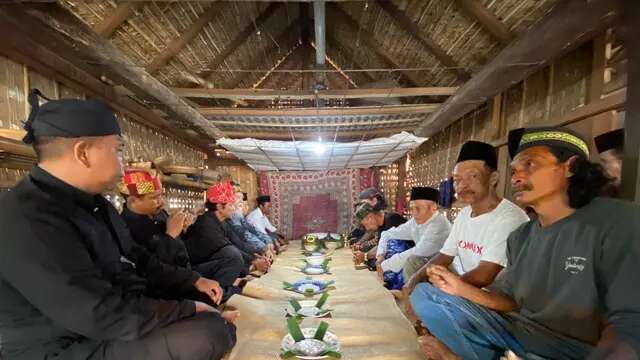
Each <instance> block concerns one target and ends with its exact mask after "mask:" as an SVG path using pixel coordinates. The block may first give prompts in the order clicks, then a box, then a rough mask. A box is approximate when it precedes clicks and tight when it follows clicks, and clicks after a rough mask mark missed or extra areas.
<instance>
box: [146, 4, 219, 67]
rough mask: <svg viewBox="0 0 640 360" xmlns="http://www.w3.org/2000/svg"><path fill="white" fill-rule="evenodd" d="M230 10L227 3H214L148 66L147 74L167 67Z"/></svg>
mask: <svg viewBox="0 0 640 360" xmlns="http://www.w3.org/2000/svg"><path fill="white" fill-rule="evenodd" d="M227 8H229V4H228V3H225V2H220V3H214V4H213V5H211V7H210V8H208V9H207V10H206V11H205V12H204V13H202V14H201V15H200V16H199V17H198V18H197V19H196V21H194V22H193V23H192V24H191V25H189V26H188V27H187V28H186V29H185V30H184V32H183V33H182V34H181V35H180V36H178V37H177V38H176V39H174V40H172V41H171V42H170V43H169V44H168V45H167V47H166V48H164V50H162V52H161V53H159V54H158V55H156V57H155V58H154V59H153V60H152V61H151V62H150V63H149V64H148V65H147V67H146V69H147V72H148V73H150V74H153V73H155V72H156V71H158V70H159V69H160V68H162V67H163V66H165V65H166V64H168V63H169V61H171V59H172V58H173V57H174V56H176V55H178V53H179V52H180V50H182V49H183V48H184V47H185V46H187V44H189V42H191V40H193V39H194V38H195V37H196V36H197V35H198V33H200V31H202V29H203V28H204V27H205V26H207V24H209V23H210V22H211V21H212V20H213V19H214V18H216V17H217V16H223V15H224V13H225V10H226V9H227Z"/></svg>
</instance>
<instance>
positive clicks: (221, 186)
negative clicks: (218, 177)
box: [207, 181, 236, 204]
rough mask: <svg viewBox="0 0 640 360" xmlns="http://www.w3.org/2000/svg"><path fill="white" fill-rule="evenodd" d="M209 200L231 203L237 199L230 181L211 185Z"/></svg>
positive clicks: (216, 202) (215, 202)
mask: <svg viewBox="0 0 640 360" xmlns="http://www.w3.org/2000/svg"><path fill="white" fill-rule="evenodd" d="M207 200H208V201H209V202H210V203H214V204H231V203H234V202H235V201H236V193H235V191H234V190H233V185H231V182H230V181H223V182H219V183H217V184H214V185H211V186H210V187H209V189H208V190H207Z"/></svg>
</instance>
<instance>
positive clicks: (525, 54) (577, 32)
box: [415, 0, 618, 136]
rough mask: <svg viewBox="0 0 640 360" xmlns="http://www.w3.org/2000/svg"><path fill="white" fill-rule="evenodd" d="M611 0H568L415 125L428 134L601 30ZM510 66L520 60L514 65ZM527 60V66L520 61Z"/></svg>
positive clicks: (611, 14)
mask: <svg viewBox="0 0 640 360" xmlns="http://www.w3.org/2000/svg"><path fill="white" fill-rule="evenodd" d="M617 11H618V9H617V7H616V2H615V1H610V0H592V1H589V2H586V3H585V2H584V1H582V0H567V1H564V2H561V3H559V4H558V5H556V7H555V8H554V9H553V10H552V11H551V13H550V14H549V15H547V16H546V17H544V18H543V19H542V20H541V21H540V22H538V23H537V24H536V25H534V26H533V27H532V28H531V29H529V30H528V31H527V32H526V33H525V34H523V35H522V36H520V38H519V39H517V40H516V41H513V42H512V43H511V44H510V45H508V46H507V47H506V48H505V49H504V50H502V52H500V54H498V56H496V57H495V58H494V59H493V60H492V61H491V62H490V63H489V64H487V65H486V66H485V67H484V68H483V69H482V70H480V71H479V72H478V73H477V74H475V75H474V77H473V78H472V79H471V80H469V81H468V82H467V83H466V84H464V85H463V86H462V87H460V89H459V90H458V92H457V93H456V96H452V97H450V98H449V99H448V100H447V101H446V102H445V103H444V104H443V105H442V107H441V108H440V109H438V111H436V112H435V113H433V114H432V115H431V116H429V117H428V118H427V119H426V120H425V121H424V122H423V123H422V124H421V125H420V127H418V129H416V131H415V133H416V134H417V135H419V136H430V135H433V134H435V133H436V132H438V131H439V130H441V129H443V128H445V127H447V126H448V125H450V124H451V123H453V122H454V121H456V120H458V119H460V118H461V117H462V116H464V115H465V114H467V113H468V112H470V111H473V110H474V109H475V108H477V107H478V106H480V105H482V104H484V103H485V102H486V101H488V100H489V99H491V98H493V97H494V96H496V95H497V94H499V93H501V92H503V91H505V90H507V89H508V88H509V87H511V86H512V85H513V84H516V83H518V82H520V81H522V80H524V79H526V78H527V77H528V76H530V75H531V74H533V73H535V72H536V71H538V70H540V69H542V68H543V67H544V66H546V65H547V64H549V63H550V62H551V61H552V60H553V59H555V58H557V57H559V56H561V55H563V54H566V53H567V52H569V51H571V50H573V49H575V48H577V47H578V46H580V45H582V44H583V43H584V42H586V41H588V40H590V39H592V38H594V37H595V36H597V35H598V34H600V33H602V31H604V30H605V29H606V28H607V27H609V26H611V25H612V24H613V23H614V21H615V19H616V18H617ZM514 64H519V65H515V66H514ZM521 64H528V65H526V66H525V65H521Z"/></svg>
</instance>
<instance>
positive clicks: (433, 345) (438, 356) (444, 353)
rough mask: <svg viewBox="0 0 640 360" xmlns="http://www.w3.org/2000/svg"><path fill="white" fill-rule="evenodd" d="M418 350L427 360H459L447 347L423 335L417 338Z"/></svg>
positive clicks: (431, 337)
mask: <svg viewBox="0 0 640 360" xmlns="http://www.w3.org/2000/svg"><path fill="white" fill-rule="evenodd" d="M418 343H419V344H420V349H421V350H422V352H423V353H424V354H425V355H427V359H429V360H461V359H460V358H459V357H458V356H456V354H454V353H453V352H451V350H449V348H448V347H447V345H445V344H444V343H442V342H441V341H440V340H438V339H436V338H435V337H433V336H429V335H425V336H420V337H419V338H418Z"/></svg>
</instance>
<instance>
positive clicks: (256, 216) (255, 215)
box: [247, 207, 278, 234]
mask: <svg viewBox="0 0 640 360" xmlns="http://www.w3.org/2000/svg"><path fill="white" fill-rule="evenodd" d="M247 221H248V222H249V224H251V225H253V226H254V227H255V228H256V229H257V230H258V231H260V232H263V233H265V234H268V232H267V231H269V232H276V230H278V229H276V227H275V226H273V225H272V224H271V221H269V218H267V217H266V216H265V215H264V214H263V213H262V210H260V208H259V207H257V208H255V209H254V210H253V211H252V212H250V213H249V215H247Z"/></svg>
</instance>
